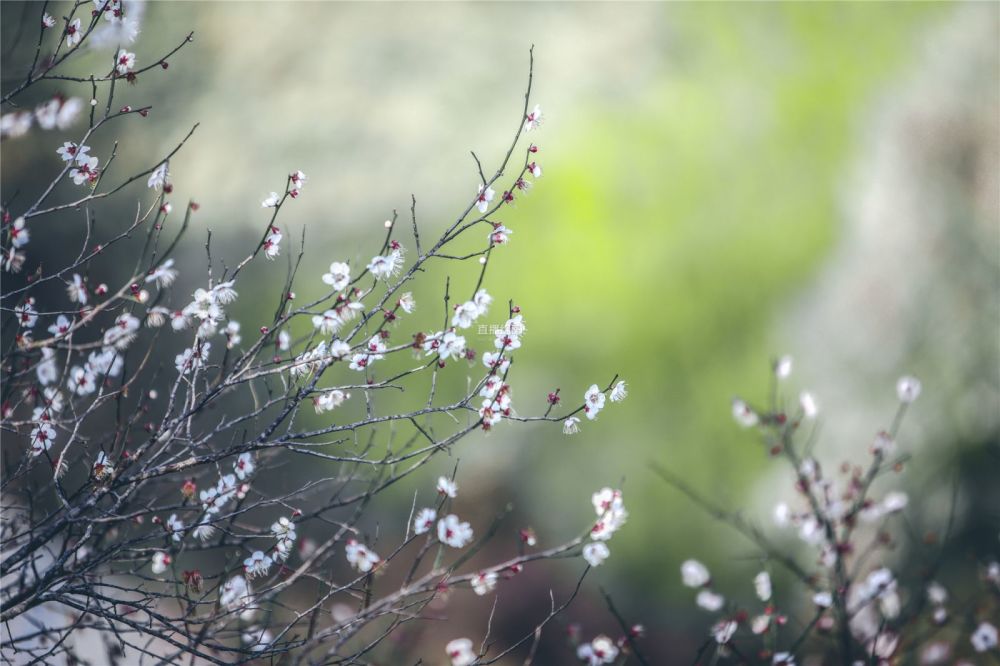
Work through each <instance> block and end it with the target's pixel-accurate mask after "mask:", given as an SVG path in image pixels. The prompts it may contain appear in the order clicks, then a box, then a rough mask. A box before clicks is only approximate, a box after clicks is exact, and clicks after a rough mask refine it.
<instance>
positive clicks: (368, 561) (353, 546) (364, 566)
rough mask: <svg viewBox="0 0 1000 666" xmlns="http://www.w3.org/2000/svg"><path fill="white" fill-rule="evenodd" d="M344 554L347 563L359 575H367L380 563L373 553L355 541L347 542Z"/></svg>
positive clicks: (380, 559)
mask: <svg viewBox="0 0 1000 666" xmlns="http://www.w3.org/2000/svg"><path fill="white" fill-rule="evenodd" d="M344 552H345V553H346V555H347V562H348V563H349V564H350V565H351V566H352V567H354V568H355V569H356V570H357V571H358V572H360V573H368V572H369V571H371V570H372V569H373V568H374V567H375V565H377V564H378V563H379V562H381V561H382V558H380V557H379V556H378V555H377V554H375V552H374V551H372V550H369V549H368V547H367V546H365V545H364V544H362V543H359V542H358V541H357V540H355V539H349V540H348V541H347V546H346V547H345V548H344Z"/></svg>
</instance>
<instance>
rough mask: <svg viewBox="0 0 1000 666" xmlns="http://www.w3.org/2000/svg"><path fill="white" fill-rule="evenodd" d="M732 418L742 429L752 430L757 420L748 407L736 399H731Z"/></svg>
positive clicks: (754, 413)
mask: <svg viewBox="0 0 1000 666" xmlns="http://www.w3.org/2000/svg"><path fill="white" fill-rule="evenodd" d="M733 418H734V419H736V422H737V423H739V424H740V425H741V426H743V427H744V428H752V427H753V426H755V425H757V422H758V420H759V419H758V418H757V414H756V412H754V411H753V410H752V409H750V405H748V404H747V403H745V402H743V401H742V400H740V399H738V398H734V399H733Z"/></svg>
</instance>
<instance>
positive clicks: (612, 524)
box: [590, 488, 628, 541]
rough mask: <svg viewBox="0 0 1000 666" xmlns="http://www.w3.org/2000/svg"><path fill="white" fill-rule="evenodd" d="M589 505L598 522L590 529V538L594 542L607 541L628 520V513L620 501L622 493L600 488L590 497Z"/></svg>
mask: <svg viewBox="0 0 1000 666" xmlns="http://www.w3.org/2000/svg"><path fill="white" fill-rule="evenodd" d="M590 499H591V503H592V504H593V505H594V511H595V512H596V513H597V516H598V520H597V522H596V523H594V526H593V527H592V528H591V529H590V538H591V539H593V540H594V541H607V540H608V539H610V538H611V537H612V536H613V535H614V533H615V532H617V531H618V530H619V529H620V528H621V527H622V526H623V525H624V524H625V522H626V521H627V520H628V511H626V510H625V504H624V502H623V501H622V492H621V491H620V490H613V489H611V488H602V489H601V490H599V491H598V492H596V493H594V494H593V495H592V496H591V498H590Z"/></svg>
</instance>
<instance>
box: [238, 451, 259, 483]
mask: <svg viewBox="0 0 1000 666" xmlns="http://www.w3.org/2000/svg"><path fill="white" fill-rule="evenodd" d="M254 469H256V465H255V464H254V462H253V456H252V455H251V454H249V453H241V454H240V455H239V456H238V457H237V458H236V461H235V462H233V471H234V472H235V473H236V476H237V478H239V480H240V481H245V480H246V479H247V477H249V476H250V475H251V474H253V471H254Z"/></svg>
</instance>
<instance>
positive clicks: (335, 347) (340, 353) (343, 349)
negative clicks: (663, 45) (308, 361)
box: [330, 340, 351, 360]
mask: <svg viewBox="0 0 1000 666" xmlns="http://www.w3.org/2000/svg"><path fill="white" fill-rule="evenodd" d="M350 353H351V345H349V344H347V343H346V342H344V341H343V340H334V341H333V342H331V343H330V356H332V357H333V358H335V359H337V360H340V359H342V358H347V355H348V354H350Z"/></svg>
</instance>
